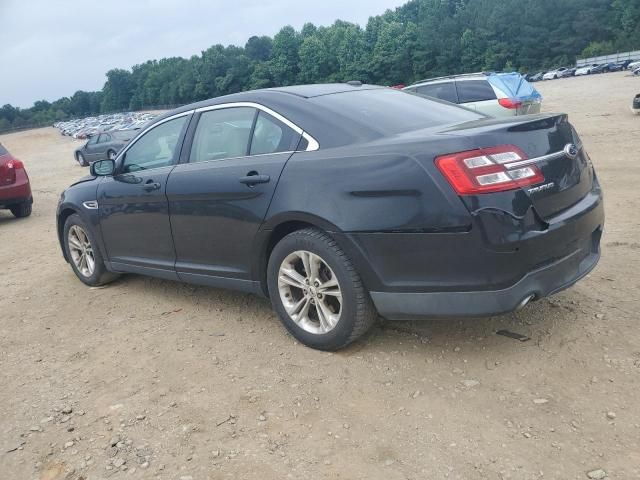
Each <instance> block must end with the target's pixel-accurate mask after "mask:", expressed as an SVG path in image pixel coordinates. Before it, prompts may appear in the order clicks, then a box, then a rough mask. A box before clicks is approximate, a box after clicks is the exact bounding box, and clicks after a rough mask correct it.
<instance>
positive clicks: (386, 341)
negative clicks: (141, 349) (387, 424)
mask: <svg viewBox="0 0 640 480" xmlns="http://www.w3.org/2000/svg"><path fill="white" fill-rule="evenodd" d="M111 285H112V286H113V287H116V288H122V289H125V290H126V291H127V292H128V294H132V293H134V292H135V291H138V292H139V293H140V294H143V295H146V296H149V295H150V296H153V297H158V299H164V300H168V301H169V303H170V304H172V305H174V304H175V305H176V306H179V308H181V309H183V310H184V311H185V312H186V311H188V310H189V309H190V306H193V311H197V312H199V316H200V317H202V318H203V319H206V318H207V314H208V312H228V313H229V315H225V314H224V313H223V314H222V315H221V317H222V318H221V322H222V323H217V325H216V328H217V329H220V328H223V329H224V328H228V327H229V324H231V325H234V326H235V325H236V323H237V319H238V318H243V317H244V319H245V320H246V321H245V325H244V326H243V327H242V328H247V329H251V328H260V329H263V328H266V330H264V333H265V334H266V335H269V336H273V339H270V341H278V337H280V336H285V335H287V336H288V334H287V333H286V331H285V329H284V328H283V327H281V325H280V322H279V320H278V319H277V317H276V314H275V312H274V311H273V310H272V308H271V302H270V300H269V299H267V298H264V297H260V296H258V295H253V294H248V293H242V292H235V291H231V290H224V289H218V288H213V287H206V286H197V285H191V284H187V283H182V282H172V281H167V280H159V279H155V278H150V277H143V276H137V275H123V276H122V277H120V278H119V279H118V280H116V281H115V282H114V283H113V284H111ZM579 298H580V294H579V293H578V292H576V291H573V290H569V291H567V292H561V293H559V294H557V295H555V296H553V297H551V298H544V299H541V300H539V301H534V302H531V303H530V304H528V305H527V306H526V307H524V308H523V309H521V310H519V311H517V312H513V313H510V314H505V315H501V316H494V317H478V318H435V319H427V320H413V321H388V320H385V319H382V318H380V319H379V320H378V322H377V323H376V325H375V326H374V327H373V328H372V330H371V331H370V332H369V334H368V335H366V336H365V337H364V338H362V339H360V340H359V341H357V342H355V343H354V344H352V345H351V346H349V347H347V348H345V349H344V350H343V351H342V352H341V353H342V354H345V355H348V356H349V355H355V354H357V353H358V352H362V351H363V350H364V351H367V350H370V351H397V350H407V349H408V348H409V347H407V345H409V344H412V345H422V346H424V347H426V349H427V350H429V349H434V348H438V349H439V350H440V349H448V348H451V349H453V348H455V347H456V346H459V345H469V344H474V345H481V346H482V348H485V349H488V350H489V351H488V352H487V351H485V352H484V353H485V354H486V353H493V354H496V353H498V354H499V353H501V352H506V351H511V350H512V349H513V348H514V347H516V346H536V345H538V346H540V344H541V343H543V342H545V341H546V340H547V339H549V338H551V337H554V338H555V339H556V340H557V341H561V339H563V338H565V339H566V338H572V337H575V336H576V335H577V334H576V332H575V329H576V327H577V324H578V322H579V319H580V318H579V317H580V315H583V314H584V312H580V311H579V309H578V307H577V304H578V302H577V300H578V299H579ZM218 319H219V320H218V321H220V316H218ZM267 324H268V325H267ZM276 327H278V328H276ZM500 331H507V332H509V333H513V334H517V335H523V336H525V337H527V339H526V340H525V341H520V340H518V339H516V338H511V337H510V336H505V335H503V334H498V333H497V332H500ZM507 335H508V334H507ZM479 342H480V343H479ZM414 348H415V347H414V346H411V349H412V350H413V349H414Z"/></svg>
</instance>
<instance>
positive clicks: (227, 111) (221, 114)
mask: <svg viewBox="0 0 640 480" xmlns="http://www.w3.org/2000/svg"><path fill="white" fill-rule="evenodd" d="M255 114H256V109H255V108H251V107H232V108H223V109H220V110H210V111H208V112H203V113H202V115H201V116H200V120H199V121H198V127H197V128H196V133H195V136H194V137H193V143H192V146H191V154H190V156H189V162H193V163H195V162H206V161H210V160H222V159H224V158H234V157H244V156H246V155H247V149H248V148H249V138H250V137H251V127H252V126H253V120H254V118H255Z"/></svg>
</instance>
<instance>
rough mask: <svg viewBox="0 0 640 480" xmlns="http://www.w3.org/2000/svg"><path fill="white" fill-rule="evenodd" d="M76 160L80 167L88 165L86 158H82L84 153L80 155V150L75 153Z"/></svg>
mask: <svg viewBox="0 0 640 480" xmlns="http://www.w3.org/2000/svg"><path fill="white" fill-rule="evenodd" d="M76 160H77V161H78V163H79V164H80V166H81V167H87V166H89V164H88V163H87V160H86V159H85V158H84V155H82V153H80V152H78V153H77V154H76Z"/></svg>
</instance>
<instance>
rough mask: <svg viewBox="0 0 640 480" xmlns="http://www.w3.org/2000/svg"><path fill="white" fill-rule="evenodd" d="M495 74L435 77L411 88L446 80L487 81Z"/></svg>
mask: <svg viewBox="0 0 640 480" xmlns="http://www.w3.org/2000/svg"><path fill="white" fill-rule="evenodd" d="M492 73H493V72H475V73H461V74H458V75H445V76H443V77H433V78H425V79H424V80H419V81H417V82H414V83H412V84H411V85H409V87H415V86H416V85H422V84H424V83H430V82H442V81H445V80H471V79H474V80H477V79H485V78H487V77H488V76H489V75H491V74H492Z"/></svg>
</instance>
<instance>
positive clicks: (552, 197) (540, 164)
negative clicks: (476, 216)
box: [446, 114, 593, 220]
mask: <svg viewBox="0 0 640 480" xmlns="http://www.w3.org/2000/svg"><path fill="white" fill-rule="evenodd" d="M446 133H447V134H453V135H461V136H464V137H467V139H469V140H471V141H472V142H473V143H474V145H475V146H477V148H479V149H483V148H492V147H496V146H500V145H505V146H508V145H513V146H515V147H517V149H519V150H521V151H522V152H524V155H525V156H526V158H524V159H522V160H517V159H516V160H515V161H510V162H509V163H506V164H505V165H504V166H505V169H506V171H513V170H514V169H517V168H524V167H526V166H533V167H537V169H538V170H539V171H540V172H541V173H542V175H543V177H544V179H543V180H541V181H539V182H538V183H536V184H532V185H526V186H523V187H521V188H513V189H510V190H507V191H504V192H499V193H496V194H494V193H480V194H478V195H470V196H468V197H470V198H467V200H469V204H476V205H485V206H486V205H491V204H492V203H493V202H497V201H498V199H500V205H501V207H500V208H502V209H504V208H505V205H509V204H511V205H510V208H511V211H513V212H514V213H516V214H517V213H522V211H521V208H518V205H517V203H520V207H523V206H524V205H522V201H519V202H516V201H515V200H516V199H520V200H521V199H522V198H523V197H522V195H524V196H525V197H526V198H528V200H529V202H528V203H530V205H533V207H534V208H535V210H536V212H537V214H538V215H539V216H540V217H541V218H542V219H545V220H546V219H549V218H551V217H552V216H554V215H556V214H558V213H560V212H562V211H563V210H565V209H567V208H569V207H571V206H572V205H574V204H575V203H577V202H578V201H580V200H581V199H582V198H583V197H584V196H585V195H587V193H588V192H589V191H590V190H591V188H592V184H593V169H592V167H591V161H590V159H589V157H588V155H587V154H586V152H585V150H584V148H583V147H582V144H581V141H580V139H579V137H578V135H577V133H576V132H575V130H574V128H573V127H572V126H571V124H570V123H569V122H568V118H567V116H566V115H564V114H558V115H555V114H550V115H535V116H528V117H513V118H512V119H504V120H502V119H500V120H499V119H486V120H479V121H474V122H468V123H465V124H461V125H457V126H456V127H453V128H450V129H447V131H446ZM474 197H475V198H474ZM505 199H506V201H505ZM509 199H512V200H509ZM474 200H475V201H474Z"/></svg>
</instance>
